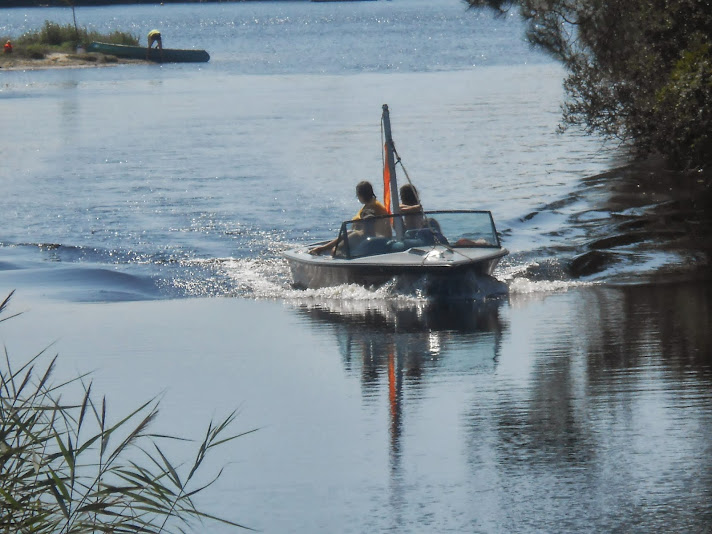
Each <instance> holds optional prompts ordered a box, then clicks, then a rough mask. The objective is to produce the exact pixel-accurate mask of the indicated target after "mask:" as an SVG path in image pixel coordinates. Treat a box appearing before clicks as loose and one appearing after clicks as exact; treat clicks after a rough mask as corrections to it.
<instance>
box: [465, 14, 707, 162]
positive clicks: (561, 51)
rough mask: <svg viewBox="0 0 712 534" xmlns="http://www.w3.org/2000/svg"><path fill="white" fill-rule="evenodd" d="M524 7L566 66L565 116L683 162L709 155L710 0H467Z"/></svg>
mask: <svg viewBox="0 0 712 534" xmlns="http://www.w3.org/2000/svg"><path fill="white" fill-rule="evenodd" d="M465 1H466V2H468V4H470V5H471V6H472V7H485V8H491V9H494V10H495V11H496V12H498V13H505V12H507V11H509V10H511V9H516V8H518V9H519V10H520V13H521V16H522V17H523V18H524V19H525V21H526V22H527V38H528V40H529V42H530V43H532V44H533V45H534V46H536V47H538V48H540V49H543V50H544V51H546V52H548V53H550V54H552V55H553V56H554V57H555V58H557V59H558V60H559V61H561V62H562V63H563V64H564V66H565V67H566V68H567V70H568V73H569V74H568V76H567V78H566V80H565V82H564V86H565V89H566V92H567V99H566V101H565V102H564V104H563V118H564V123H565V125H580V126H583V127H584V128H585V129H586V130H587V131H588V132H589V133H594V132H595V133H599V134H603V135H604V136H606V137H609V138H617V139H620V140H622V141H624V142H625V143H626V144H629V145H630V146H631V147H632V148H633V149H634V150H635V151H636V152H637V153H638V154H640V155H645V154H649V153H653V152H657V153H660V154H662V155H664V156H666V157H667V158H668V159H669V160H670V161H671V162H673V163H675V164H676V165H678V166H687V167H697V166H705V165H709V164H710V163H711V162H712V0H465Z"/></svg>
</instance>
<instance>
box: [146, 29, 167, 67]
mask: <svg viewBox="0 0 712 534" xmlns="http://www.w3.org/2000/svg"><path fill="white" fill-rule="evenodd" d="M153 43H157V44H158V49H159V50H160V51H161V61H163V41H162V40H161V32H159V31H158V30H151V31H150V32H148V47H147V48H146V59H148V55H149V54H150V52H151V47H152V46H153Z"/></svg>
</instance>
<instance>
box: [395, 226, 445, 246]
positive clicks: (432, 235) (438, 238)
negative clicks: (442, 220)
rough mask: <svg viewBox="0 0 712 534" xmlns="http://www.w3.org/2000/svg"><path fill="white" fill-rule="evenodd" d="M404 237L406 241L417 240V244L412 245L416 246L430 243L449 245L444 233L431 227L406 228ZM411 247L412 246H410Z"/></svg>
mask: <svg viewBox="0 0 712 534" xmlns="http://www.w3.org/2000/svg"><path fill="white" fill-rule="evenodd" d="M403 238H404V240H405V241H406V242H409V241H417V242H418V243H417V244H413V245H410V246H411V247H414V246H428V245H447V244H448V241H447V239H446V238H445V236H444V235H442V234H441V233H440V232H438V231H435V230H432V229H431V228H419V229H417V230H406V231H405V234H403ZM408 248H410V247H408Z"/></svg>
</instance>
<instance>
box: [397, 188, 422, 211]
mask: <svg viewBox="0 0 712 534" xmlns="http://www.w3.org/2000/svg"><path fill="white" fill-rule="evenodd" d="M400 197H401V202H402V203H403V204H405V205H406V206H416V205H418V204H420V199H419V198H418V191H417V190H416V189H415V186H414V185H411V184H405V185H404V186H403V187H401V188H400Z"/></svg>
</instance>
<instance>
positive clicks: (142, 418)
mask: <svg viewBox="0 0 712 534" xmlns="http://www.w3.org/2000/svg"><path fill="white" fill-rule="evenodd" d="M13 293H14V292H11V293H10V294H9V295H8V296H7V297H6V298H5V299H4V300H3V301H0V323H2V322H4V321H6V320H8V319H12V318H13V317H15V316H17V315H19V314H13V315H10V316H7V315H6V313H5V312H6V311H7V307H8V304H9V302H10V299H11V297H12V295H13ZM46 359H49V360H50V361H49V363H44V360H46ZM56 365H57V356H54V358H50V357H49V355H47V354H46V353H45V351H42V352H40V353H39V354H37V355H35V356H34V357H31V358H28V359H25V360H24V361H22V360H21V361H20V362H19V363H17V362H16V360H15V359H14V358H11V357H10V355H9V354H8V353H7V351H6V353H5V358H4V361H3V362H2V363H0V397H1V398H2V402H1V403H0V510H2V514H0V532H36V533H47V534H52V533H58V532H73V533H76V534H89V533H94V532H123V533H126V534H131V533H138V532H143V533H154V534H159V533H163V534H169V533H172V532H186V531H197V530H195V529H196V528H197V527H198V525H199V526H200V527H201V528H202V527H205V525H206V524H208V523H213V524H222V525H226V526H228V527H233V528H234V529H238V528H239V529H248V530H251V529H249V527H245V526H243V525H240V524H239V523H236V522H234V521H230V520H228V519H224V518H221V517H217V516H214V515H211V514H209V513H206V512H205V511H203V510H202V507H200V506H199V505H198V503H197V502H196V496H198V495H199V494H204V492H205V491H206V490H207V489H208V488H210V487H211V486H212V485H213V483H214V482H216V481H217V480H218V479H219V478H220V475H221V474H222V473H223V470H224V467H223V468H217V473H216V472H215V469H216V468H215V467H210V468H208V469H209V470H212V471H213V473H212V474H208V475H207V478H206V477H205V475H204V474H203V472H204V471H205V468H206V466H205V464H204V463H203V462H204V460H205V459H206V457H208V456H212V455H213V453H214V452H215V449H217V448H221V449H222V450H225V448H226V446H227V444H230V443H232V442H233V440H235V439H237V438H239V437H242V436H245V435H247V434H250V433H252V432H254V430H248V431H245V432H240V433H237V434H235V433H232V432H233V427H234V425H235V419H236V417H237V412H236V411H233V412H232V413H230V414H229V415H228V416H227V417H225V418H224V419H220V420H217V421H210V422H209V424H208V425H207V427H208V428H207V431H206V432H205V435H204V437H203V440H202V442H201V441H197V442H195V443H191V446H190V447H189V449H192V450H193V451H195V453H194V454H195V456H194V458H193V459H190V457H189V458H188V460H187V461H186V460H180V461H176V460H173V461H171V460H169V459H168V456H167V455H166V454H164V451H163V449H164V448H165V445H166V444H167V443H168V442H173V443H177V442H190V441H191V440H187V439H186V438H183V437H181V436H171V435H164V434H158V433H155V432H154V431H153V430H152V429H151V426H152V423H153V422H154V421H155V419H156V418H157V416H158V407H159V399H158V398H154V399H151V400H149V401H147V402H145V403H144V404H142V405H141V406H139V407H138V408H137V409H135V410H134V411H133V412H131V413H129V414H122V415H119V416H118V417H117V416H116V414H113V413H110V411H109V409H108V405H107V401H106V397H101V396H98V395H97V394H96V393H95V392H94V391H93V390H92V383H91V381H89V380H88V376H87V375H86V374H83V375H80V376H78V377H77V378H76V379H74V380H71V379H70V380H69V381H63V382H54V378H53V372H54V370H55V368H56ZM67 397H69V398H70V399H71V398H75V397H76V398H77V400H76V401H72V400H67ZM226 452H227V451H226ZM171 456H172V454H171Z"/></svg>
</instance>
